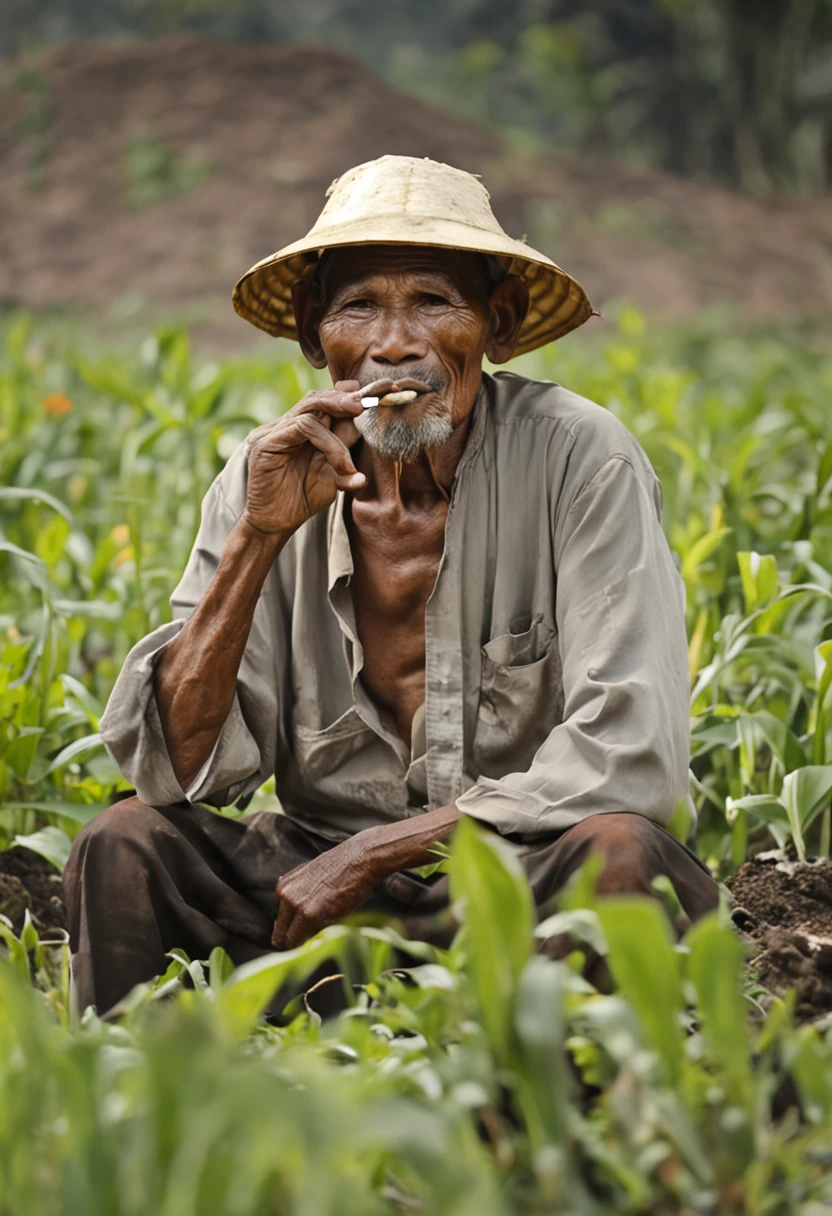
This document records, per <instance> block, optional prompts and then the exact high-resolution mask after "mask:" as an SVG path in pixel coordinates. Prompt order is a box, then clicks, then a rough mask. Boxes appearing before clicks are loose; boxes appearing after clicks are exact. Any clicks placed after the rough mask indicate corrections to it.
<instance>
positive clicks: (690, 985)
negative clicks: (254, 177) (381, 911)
mask: <svg viewBox="0 0 832 1216" xmlns="http://www.w3.org/2000/svg"><path fill="white" fill-rule="evenodd" d="M451 865H452V872H453V876H454V884H455V892H456V895H457V897H458V907H459V911H460V915H461V917H462V918H463V928H462V930H461V933H460V935H459V936H458V938H457V940H456V941H455V942H454V944H453V946H452V948H451V949H450V950H448V951H439V950H435V949H433V948H431V947H428V946H424V945H421V944H418V943H413V944H410V943H406V942H404V941H403V939H401V938H400V937H399V936H398V935H397V934H396V933H395V932H394V931H393V930H392V929H390V930H386V929H378V928H360V927H354V928H352V929H350V928H347V927H345V926H339V927H335V928H332V929H328V930H325V931H324V932H323V933H321V934H319V935H318V937H316V938H313V939H312V940H311V941H309V942H307V943H306V944H305V945H304V946H302V947H300V948H299V949H298V950H295V951H291V952H290V953H289V954H282V955H281V954H276V955H269V956H266V957H264V958H262V959H259V960H257V961H256V962H255V963H253V964H249V965H247V966H245V967H241V968H239V969H238V970H237V971H232V970H231V968H230V965H229V962H228V960H227V958H226V957H225V956H224V955H223V953H222V951H220V950H216V951H215V952H214V953H213V955H212V956H211V959H210V960H208V961H207V962H206V963H205V964H200V963H197V962H191V960H189V959H188V958H187V957H186V956H184V955H183V954H182V953H181V952H180V951H174V952H173V953H172V954H171V955H170V956H169V957H170V967H169V969H168V971H167V973H166V974H165V975H164V976H163V977H161V978H160V979H159V980H158V981H156V983H155V984H152V985H151V984H144V985H140V986H139V987H138V988H137V989H136V990H134V992H133V993H132V994H131V995H130V997H129V998H127V999H126V1000H125V1002H124V1003H123V1005H122V1007H121V1009H120V1011H119V1016H118V1017H114V1018H111V1019H110V1020H109V1021H108V1022H106V1023H104V1022H101V1021H99V1020H98V1019H97V1018H95V1016H94V1015H93V1013H92V1011H91V1010H90V1011H88V1012H87V1014H86V1015H85V1017H84V1019H83V1022H82V1023H81V1024H78V1023H76V1022H74V1020H73V1018H72V1015H71V1014H70V1013H69V1011H68V1007H67V1001H68V990H67V974H66V967H65V965H64V966H63V967H60V966H59V967H56V968H53V971H52V974H51V975H50V974H48V973H47V972H46V970H45V966H44V958H45V955H46V953H47V951H46V947H45V946H43V945H42V944H41V943H39V942H38V940H37V934H36V933H35V932H34V929H33V927H32V926H31V924H27V927H26V929H25V930H24V932H23V934H22V936H21V938H20V939H19V940H18V939H16V938H15V937H14V935H13V934H11V932H10V931H9V930H8V929H5V928H4V927H3V926H2V925H0V933H2V934H3V936H5V937H6V939H7V941H8V942H9V945H10V950H9V960H8V961H7V962H5V963H0V1084H2V1088H3V1095H4V1102H3V1107H2V1112H0V1208H2V1210H3V1211H4V1212H7V1213H9V1216H18V1214H20V1216H23V1214H24V1213H25V1214H28V1213H29V1212H34V1211H38V1212H49V1213H55V1214H56V1216H59V1214H66V1216H74V1213H81V1212H83V1213H90V1212H101V1213H107V1216H144V1213H146V1212H149V1211H153V1212H160V1213H163V1214H166V1213H171V1214H173V1213H176V1214H177V1216H180V1214H181V1213H197V1212H198V1213H199V1214H200V1216H211V1214H212V1213H216V1216H226V1214H227V1213H231V1212H235V1213H239V1214H240V1216H259V1214H261V1213H262V1214H263V1216H265V1214H266V1213H273V1212H280V1213H285V1214H287V1216H289V1214H292V1216H294V1214H296V1213H297V1214H298V1216H302V1214H303V1213H312V1212H314V1213H315V1214H316V1216H326V1214H327V1213H332V1214H333V1216H335V1214H336V1213H337V1216H341V1214H342V1213H345V1212H346V1213H355V1214H356V1216H366V1214H367V1213H379V1214H381V1213H384V1212H397V1211H417V1212H419V1211H424V1212H431V1213H437V1214H438V1216H441V1214H445V1213H447V1214H449V1216H450V1214H453V1216H463V1214H465V1216H467V1214H469V1213H470V1214H471V1216H474V1214H476V1216H480V1213H486V1214H487V1216H508V1214H509V1213H517V1214H524V1213H528V1214H532V1213H539V1212H549V1211H558V1212H563V1213H573V1214H575V1216H578V1214H579V1213H580V1214H581V1216H584V1214H586V1213H599V1214H600V1213H602V1212H607V1211H616V1212H621V1213H658V1212H665V1211H668V1212H669V1211H686V1212H699V1213H720V1214H730V1213H741V1212H747V1213H755V1214H756V1213H771V1214H772V1216H779V1214H781V1213H782V1216H787V1214H790V1213H793V1212H796V1211H805V1212H806V1213H809V1212H810V1211H814V1210H815V1208H812V1207H811V1206H806V1207H805V1208H804V1207H802V1206H801V1205H804V1204H805V1205H811V1204H812V1203H814V1204H817V1205H820V1206H819V1207H818V1208H817V1210H821V1207H822V1206H823V1205H824V1204H825V1203H828V1202H829V1201H830V1200H832V1189H830V1181H829V1178H830V1175H829V1170H828V1165H829V1160H828V1158H829V1143H830V1133H832V1089H830V1075H832V1074H830V1069H829V1064H830V1059H829V1044H828V1042H827V1040H826V1039H825V1038H824V1036H823V1034H822V1033H821V1032H820V1031H819V1030H817V1029H815V1028H809V1027H805V1028H802V1029H800V1030H794V1029H792V1028H791V1026H790V1024H789V1019H788V1007H787V1006H784V1005H783V1004H782V1003H779V1002H776V1003H775V1004H774V1005H773V1006H772V1009H771V1011H770V1012H769V1014H768V1016H767V1017H766V1018H765V1020H763V1021H760V1020H757V1021H756V1022H755V1023H754V1024H753V1025H752V1026H751V1027H750V1028H749V1027H748V1026H747V1022H746V1012H747V1007H746V1004H745V1002H744V1000H743V998H742V996H741V995H740V991H739V984H740V978H741V968H742V964H743V950H742V947H741V945H740V943H739V941H738V939H737V938H736V936H735V935H734V934H733V932H732V931H731V930H730V929H727V928H724V927H721V926H720V925H719V924H718V921H717V916H716V914H715V915H714V916H713V917H712V918H710V919H709V920H707V921H704V922H701V923H700V924H699V925H698V926H697V927H696V928H695V929H694V930H693V931H692V932H691V933H690V934H689V935H688V937H687V939H686V940H685V942H684V943H683V944H682V945H681V946H678V947H677V946H674V945H672V944H671V941H670V938H669V936H668V933H667V929H666V926H665V925H664V924H663V922H662V913H661V911H660V909H659V906H658V905H653V904H650V903H647V902H645V901H637V900H632V901H622V900H618V901H614V902H605V901H600V902H599V903H598V904H597V905H596V906H595V908H594V909H590V910H589V911H588V912H587V913H586V914H587V915H588V916H591V917H594V918H595V919H596V922H597V924H598V925H599V926H601V927H602V928H603V933H604V934H605V935H606V939H607V945H606V946H605V947H604V948H605V949H606V950H607V952H608V959H609V963H610V966H611V969H612V971H613V974H614V975H616V976H617V977H618V978H619V980H620V992H619V993H618V994H617V995H613V996H603V995H600V994H599V993H597V992H595V991H594V990H593V989H592V987H591V986H590V985H589V984H588V983H587V982H586V981H585V980H584V979H582V978H580V976H579V975H578V974H576V972H575V970H573V969H572V966H570V965H568V964H567V963H555V962H552V961H551V960H549V959H548V958H546V957H544V956H542V955H539V954H535V953H534V951H533V937H532V933H531V921H530V918H529V915H528V909H529V906H530V895H529V891H528V888H527V887H526V880H525V877H524V875H523V873H522V871H521V870H520V869H519V867H517V866H516V865H515V864H513V862H512V859H511V857H510V855H507V854H505V852H504V850H502V849H500V848H499V847H498V848H496V849H495V848H494V847H493V842H491V841H490V840H488V839H487V838H485V837H483V836H481V835H480V834H479V831H478V830H477V829H475V828H474V827H473V826H472V825H471V824H470V823H466V824H464V825H463V827H462V829H461V830H460V831H459V832H458V834H457V837H456V840H455V842H454V847H453V852H452V859H451ZM348 946H349V950H350V952H351V953H352V956H353V957H359V958H360V959H361V960H362V966H363V974H362V975H361V977H360V979H361V983H359V984H357V985H356V986H355V987H354V989H353V992H352V997H351V1001H350V1003H349V1004H348V1005H347V1007H346V1008H345V1010H344V1012H343V1013H342V1014H341V1015H340V1017H338V1018H333V1019H330V1020H329V1021H327V1022H325V1023H321V1019H320V1018H319V1017H318V1016H317V1014H315V1013H314V1012H313V1011H312V1010H311V1009H308V1008H307V1009H302V1010H301V1011H300V1012H299V1013H297V1015H296V1016H295V1017H294V1018H287V1019H285V1021H284V1024H283V1025H282V1026H276V1025H274V1024H273V1022H272V1024H267V1023H262V1022H261V1023H260V1024H259V1025H256V1022H257V1018H258V1015H259V1014H260V1013H261V1012H262V1011H263V1010H264V1009H265V1008H266V1006H267V1005H268V1004H269V1002H270V1001H271V999H272V997H273V995H274V993H275V991H276V990H277V988H278V987H279V985H280V984H281V983H282V981H284V980H285V979H286V977H287V976H288V975H289V974H290V973H291V974H292V975H294V977H295V978H296V979H298V980H303V979H304V977H309V976H311V975H312V973H313V972H314V971H315V968H316V967H317V966H318V965H319V964H320V963H321V961H322V960H324V959H327V958H330V959H333V960H335V961H336V962H338V963H339V965H344V960H345V958H346V950H347V947H348ZM402 950H404V951H405V952H410V953H411V957H410V958H407V957H403V954H402ZM412 955H416V956H417V957H416V958H415V959H414V958H413V957H412ZM579 957H580V956H578V955H576V956H575V959H574V960H573V961H574V962H575V963H577V962H578V961H579ZM35 971H36V972H37V975H38V979H39V982H40V985H41V987H40V989H33V988H32V987H31V985H30V980H31V978H32V975H33V973H34V972H35ZM491 976H495V977H503V978H502V979H501V980H500V981H499V982H496V983H494V984H490V983H488V982H487V981H488V979H489V978H490V977H491ZM692 1005H695V1013H694V1011H693V1009H692V1007H691V1006H692ZM784 1094H790V1095H791V1096H790V1097H788V1098H785V1099H784V1098H783V1097H782V1096H781V1095H784Z"/></svg>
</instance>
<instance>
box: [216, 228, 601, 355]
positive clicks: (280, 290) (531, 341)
mask: <svg viewBox="0 0 832 1216" xmlns="http://www.w3.org/2000/svg"><path fill="white" fill-rule="evenodd" d="M420 228H421V229H423V234H422V235H420V231H419V230H420ZM437 232H441V237H438V236H437ZM346 245H418V246H422V247H428V248H432V249H459V250H465V251H468V252H471V253H488V254H492V255H494V256H496V257H498V258H499V259H500V262H501V264H502V265H503V267H504V269H506V270H507V271H508V272H509V273H511V274H516V275H518V276H519V277H520V278H522V279H523V280H524V281H525V283H526V286H527V287H528V289H529V311H528V313H527V314H526V319H525V321H524V323H523V327H522V329H521V330H520V335H519V338H518V342H517V347H516V349H515V354H517V355H523V354H526V353H528V351H531V350H536V349H537V348H538V347H539V346H545V345H546V343H547V342H553V341H555V339H556V338H562V337H563V336H564V335H565V334H568V333H570V332H571V331H572V330H573V329H577V328H578V326H579V325H583V323H584V321H586V320H588V319H589V317H591V316H592V315H593V313H594V311H595V310H594V309H593V307H592V305H591V304H590V302H589V298H588V297H587V294H586V292H585V291H584V289H583V287H581V285H580V283H578V282H577V280H576V279H573V278H572V276H571V275H570V274H567V272H566V271H565V270H561V268H560V267H559V266H556V265H555V263H554V262H553V261H551V260H550V259H549V258H547V257H546V255H545V254H543V253H538V252H537V250H535V249H532V248H530V247H529V246H528V245H526V244H524V243H523V242H522V241H515V240H512V238H511V237H509V236H506V234H505V233H500V232H492V231H489V230H488V229H485V228H474V227H473V226H472V225H470V224H461V223H458V222H454V221H449V220H447V219H444V218H442V219H439V218H437V219H435V220H430V219H428V218H426V217H422V218H420V219H414V218H412V217H411V218H408V219H396V218H393V217H385V220H384V221H383V222H381V223H379V222H378V221H375V222H373V223H369V222H368V221H367V220H366V219H365V220H360V221H358V222H355V223H352V224H339V225H337V226H335V225H333V226H331V227H329V228H323V227H322V228H320V229H318V230H317V231H314V230H313V231H312V232H310V233H309V235H308V236H306V237H304V238H303V239H302V240H300V241H295V242H294V243H293V244H291V245H287V246H286V247H285V248H284V249H281V250H279V251H278V252H277V253H274V254H272V255H271V256H270V257H268V258H264V259H263V261H262V262H258V263H257V264H256V265H255V266H252V268H251V269H250V270H249V271H247V272H246V273H245V274H244V275H243V277H242V278H241V279H240V280H239V281H238V282H237V284H236V285H235V287H234V291H233V293H232V297H231V298H232V301H233V304H234V308H235V310H236V311H237V312H238V313H239V315H240V316H241V317H243V318H244V319H245V320H246V321H250V322H251V324H252V325H256V326H257V328H258V329H262V330H264V331H265V332H266V333H267V334H271V335H272V336H273V337H275V338H289V339H291V340H293V341H297V336H298V335H297V329H296V327H295V314H294V310H293V308H292V287H293V285H294V284H295V283H296V282H297V281H298V280H299V279H308V278H309V277H310V276H311V275H312V273H314V269H315V266H316V264H317V262H318V259H319V257H320V255H321V254H322V253H323V252H324V251H325V250H327V249H336V248H343V247H344V246H346Z"/></svg>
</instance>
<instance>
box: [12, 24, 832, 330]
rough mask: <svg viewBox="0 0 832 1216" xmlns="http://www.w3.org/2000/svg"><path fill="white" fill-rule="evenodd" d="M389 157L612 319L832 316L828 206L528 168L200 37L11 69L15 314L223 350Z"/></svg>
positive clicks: (421, 114)
mask: <svg viewBox="0 0 832 1216" xmlns="http://www.w3.org/2000/svg"><path fill="white" fill-rule="evenodd" d="M387 152H396V153H404V154H407V155H412V156H429V157H433V158H435V159H438V160H443V161H449V162H451V163H453V164H456V165H459V166H460V167H462V168H465V169H469V170H471V171H473V172H477V173H480V174H482V175H483V177H484V179H485V181H486V183H487V184H488V186H489V189H490V190H491V193H492V197H493V200H494V204H495V210H496V212H497V214H498V216H499V218H500V220H501V222H502V223H503V225H504V226H505V227H506V229H507V230H508V231H509V232H510V233H512V234H513V235H520V234H521V233H524V232H527V233H528V235H529V239H530V240H531V241H532V242H533V243H534V242H538V243H539V244H540V245H542V247H543V248H544V250H545V251H546V252H548V253H550V254H551V255H552V256H554V257H555V259H556V260H557V261H561V262H563V263H564V264H565V265H566V266H567V267H568V268H569V269H570V270H571V271H572V272H573V273H575V274H576V275H577V276H578V277H580V278H581V280H582V281H583V282H584V283H585V285H586V287H587V289H588V291H589V293H590V296H591V297H592V299H593V302H594V303H595V304H596V306H598V307H602V308H603V306H604V304H605V302H608V301H609V300H610V299H611V298H613V297H621V296H623V297H626V298H628V299H631V300H634V301H635V302H636V303H638V304H640V305H641V306H643V307H644V308H646V309H647V310H648V311H651V310H652V311H653V312H655V313H659V312H660V313H661V315H662V316H663V317H669V318H672V317H683V316H685V315H688V314H690V313H693V312H695V311H697V310H698V309H699V308H701V307H702V305H704V304H706V303H708V302H711V301H713V300H717V299H727V300H730V301H733V302H734V303H735V304H736V306H737V307H738V308H739V309H740V310H741V311H742V312H743V313H745V314H746V315H747V316H750V317H753V318H765V317H773V318H781V317H792V318H797V317H800V316H803V315H805V314H806V313H807V312H808V313H811V315H813V316H814V317H817V316H818V314H820V313H823V312H825V311H832V207H829V206H828V205H826V201H825V200H815V201H811V200H797V199H792V200H785V199H777V200H770V201H760V200H755V199H750V198H744V197H740V196H736V195H732V194H730V193H728V192H726V191H722V190H714V189H710V188H707V187H705V186H703V185H699V184H696V183H693V182H690V181H682V180H681V179H676V178H674V177H672V176H669V175H667V174H661V173H636V172H631V171H629V170H627V169H624V168H622V167H621V166H617V165H614V164H610V163H598V162H594V161H590V160H587V159H577V158H575V157H567V156H557V157H556V156H553V155H550V156H543V155H537V154H535V155H532V154H531V153H528V154H524V155H520V154H519V153H517V152H513V151H511V150H510V149H509V148H507V147H506V146H505V145H504V144H503V143H502V142H501V140H500V138H499V137H498V136H497V134H496V133H494V132H493V131H490V130H488V129H486V128H484V127H478V126H476V125H475V124H471V123H469V122H467V121H463V120H461V119H458V118H455V117H453V116H452V115H449V114H446V113H443V112H442V111H440V110H437V109H435V108H434V107H432V106H429V105H426V104H424V103H423V102H421V101H419V100H417V99H415V98H413V97H410V96H407V95H405V94H403V93H400V92H398V91H396V90H395V89H393V88H392V87H390V85H388V84H386V83H385V82H384V81H382V80H381V79H379V78H378V77H377V76H375V75H374V74H373V73H372V72H371V71H369V70H368V69H367V68H366V67H365V66H364V65H362V64H360V63H358V62H357V61H355V60H353V59H351V58H349V57H348V56H345V55H342V54H338V53H333V52H328V51H325V50H319V49H315V50H312V49H302V48H296V47H291V48H287V47H274V46H240V45H233V44H227V43H218V42H212V41H210V40H208V39H204V38H199V37H195V36H176V37H172V38H166V39H161V40H157V41H154V42H147V43H131V44H127V45H109V44H107V43H104V42H95V43H88V44H76V45H67V46H63V47H59V48H57V49H53V50H50V51H48V52H45V53H43V54H40V55H38V56H36V57H33V58H28V59H26V60H25V61H18V62H16V63H10V64H7V65H5V67H4V69H3V72H2V93H0V160H2V164H3V174H2V177H0V302H5V303H7V304H12V305H23V306H27V307H31V308H35V309H42V308H47V307H50V306H52V305H64V304H81V305H86V306H89V307H91V308H94V309H100V308H101V306H106V305H108V304H109V303H111V302H112V301H113V300H114V299H116V298H118V297H125V296H127V295H129V296H131V297H132V298H133V299H139V298H144V299H145V300H146V301H147V302H148V303H149V304H150V305H152V306H154V307H156V306H160V307H161V308H162V309H163V310H167V309H171V310H172V309H174V308H175V309H177V310H178V309H180V308H182V307H183V306H189V307H190V308H191V309H193V306H194V305H195V304H196V305H197V306H198V308H199V310H201V312H202V313H203V314H204V315H206V316H209V317H210V316H211V315H212V313H213V311H214V310H216V318H215V319H214V321H212V322H211V326H212V328H211V330H210V335H211V336H215V337H216V338H217V340H218V341H220V342H221V343H222V342H225V343H226V344H228V345H233V344H235V343H237V342H242V341H246V340H247V339H249V338H252V337H254V336H255V331H253V330H252V329H250V327H248V326H247V325H246V324H245V323H244V322H242V321H240V320H238V319H237V318H236V316H235V314H234V313H233V311H232V309H231V306H230V302H229V292H230V288H231V286H232V284H233V283H234V281H235V279H236V278H237V277H238V276H239V275H240V273H242V271H244V270H245V269H247V267H248V266H249V265H250V264H251V263H252V262H253V261H255V260H257V259H258V258H260V257H263V256H264V255H266V254H268V253H270V252H272V251H273V250H274V249H275V248H277V247H278V246H280V245H282V244H284V243H286V242H288V241H290V240H293V239H295V238H296V237H298V236H299V235H302V234H303V233H304V232H305V231H306V230H307V228H308V227H309V225H310V224H311V222H312V221H313V219H314V218H315V216H316V215H317V213H318V211H319V210H320V208H321V205H322V203H323V200H324V192H325V190H326V188H327V186H328V185H329V183H330V182H331V181H332V180H333V178H335V177H336V176H337V175H338V174H339V173H342V172H343V171H344V170H345V169H346V168H348V167H349V166H351V165H355V164H358V163H360V162H361V161H364V160H368V159H371V158H373V157H376V156H379V155H382V154H383V153H387ZM206 336H207V335H206Z"/></svg>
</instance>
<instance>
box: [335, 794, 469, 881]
mask: <svg viewBox="0 0 832 1216" xmlns="http://www.w3.org/2000/svg"><path fill="white" fill-rule="evenodd" d="M461 814H462V812H461V811H460V810H459V809H458V808H457V807H456V806H454V805H453V804H452V805H451V806H441V807H439V808H438V809H437V810H435V811H426V812H425V814H424V815H415V816H414V817H413V818H412V819H405V820H403V821H402V822H401V823H386V824H384V825H383V826H382V827H377V828H367V829H365V831H363V832H359V833H358V834H357V835H356V836H354V837H353V838H352V840H353V842H354V846H355V848H356V849H357V850H358V851H359V855H360V859H361V862H362V863H366V864H367V865H368V866H369V867H371V869H372V871H373V873H374V875H375V877H376V878H377V879H379V880H380V879H382V878H385V877H386V876H387V875H388V874H392V873H393V872H394V871H395V870H408V869H412V868H413V867H414V866H425V865H429V864H430V863H431V862H432V861H437V860H439V859H438V858H437V856H436V854H435V853H433V852H431V848H432V846H433V845H435V844H436V843H437V842H438V841H443V840H447V839H448V838H449V837H450V836H451V835H452V833H453V830H454V828H455V827H456V825H457V823H458V822H459V820H460V817H461Z"/></svg>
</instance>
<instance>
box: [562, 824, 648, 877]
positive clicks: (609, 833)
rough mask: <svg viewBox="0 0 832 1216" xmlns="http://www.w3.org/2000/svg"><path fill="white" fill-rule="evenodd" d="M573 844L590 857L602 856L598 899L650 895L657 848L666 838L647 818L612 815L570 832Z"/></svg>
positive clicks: (577, 826)
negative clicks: (601, 897) (590, 855)
mask: <svg viewBox="0 0 832 1216" xmlns="http://www.w3.org/2000/svg"><path fill="white" fill-rule="evenodd" d="M569 835H570V837H572V843H573V844H583V845H584V847H585V848H586V850H587V852H588V853H590V854H601V855H602V856H603V858H604V863H603V868H602V870H601V873H600V875H599V877H598V882H597V885H596V891H597V893H598V894H599V895H623V894H636V893H644V892H648V891H649V890H650V888H651V883H652V881H653V879H654V878H655V877H656V875H657V873H658V872H659V871H658V870H657V867H656V845H657V842H658V841H659V840H660V839H661V838H662V837H664V836H665V835H666V834H665V833H664V831H663V829H662V828H660V827H658V825H657V824H655V823H653V821H652V820H650V819H647V818H646V817H645V816H644V815H636V814H627V813H610V814H598V815H591V816H589V817H588V818H587V819H584V820H583V821H582V822H581V823H579V824H576V826H575V827H574V828H571V829H570V831H569Z"/></svg>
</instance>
